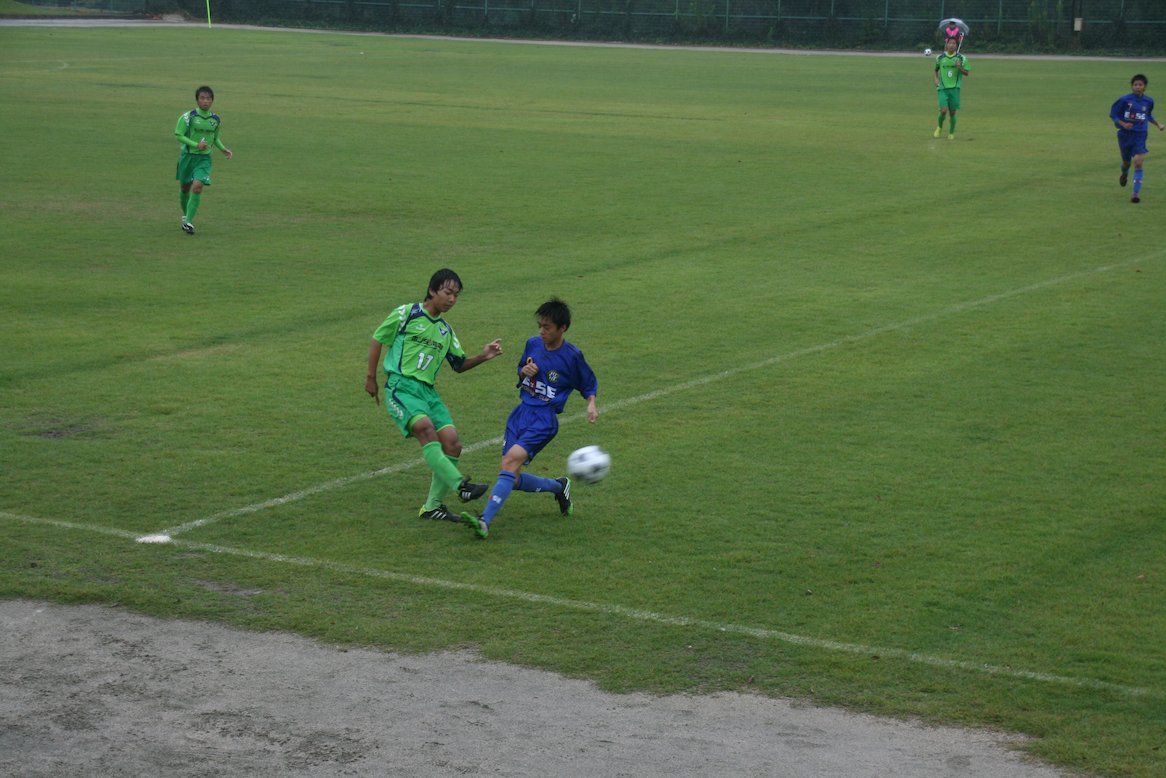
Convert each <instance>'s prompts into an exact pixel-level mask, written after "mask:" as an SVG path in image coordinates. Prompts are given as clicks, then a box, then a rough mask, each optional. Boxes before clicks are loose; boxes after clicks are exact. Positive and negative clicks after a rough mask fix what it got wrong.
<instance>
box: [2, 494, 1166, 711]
mask: <svg viewBox="0 0 1166 778" xmlns="http://www.w3.org/2000/svg"><path fill="white" fill-rule="evenodd" d="M0 518H4V519H12V520H16V521H22V522H27V523H30V524H42V525H48V526H52V527H60V528H62V529H70V530H81V531H85V532H96V533H99V534H102V535H112V536H113V537H116V538H125V539H128V540H139V538H138V535H137V534H136V533H133V532H126V531H125V530H120V529H114V528H111V527H100V526H96V525H89V524H79V523H76V522H70V521H61V520H58V519H45V518H38V517H35V516H24V515H21V514H17V513H9V512H8V511H0ZM169 542H171V543H173V544H174V545H175V546H177V547H180V548H184V549H190V550H193V551H206V552H208V553H212V554H225V555H229V556H236V557H245V558H247V559H256V560H260V561H264V562H275V563H277V564H285V565H295V566H297V567H310V568H316V569H319V570H327V571H329V572H333V573H341V574H344V575H354V576H359V577H364V578H378V579H381V580H388V581H396V582H399V583H404V584H409V585H411V586H418V587H422V588H430V589H447V590H451V591H461V592H471V593H473V594H481V595H485V596H487V597H494V598H505V599H508V600H518V601H521V602H528V603H534V604H538V605H549V606H552V607H557V608H565V609H569V610H579V611H590V612H592V613H599V614H603V615H605V616H619V617H622V618H626V619H632V620H634V621H642V622H650V623H653V624H663V625H666V626H670V627H690V628H693V629H699V630H705V631H709V632H725V633H729V634H734V635H744V636H746V637H751V638H757V639H759V640H776V641H779V642H782V643H789V644H790V645H795V646H804V647H806V648H816V649H821V650H824V651H834V652H838V653H844V654H856V655H859V656H877V657H880V658H883V659H886V658H891V659H901V660H903V661H906V662H912V663H915V664H921V665H928V666H929V667H938V668H940V669H944V670H963V671H966V672H971V673H977V674H980V675H996V676H1002V677H1007V678H1016V679H1018V680H1024V681H1035V682H1037V683H1042V684H1050V685H1057V686H1070V687H1074V688H1087V689H1097V690H1099V691H1107V692H1116V693H1118V694H1123V695H1127V696H1132V697H1143V696H1153V697H1161V696H1166V695H1163V694H1162V693H1161V692H1160V691H1158V690H1155V689H1149V688H1146V687H1141V686H1129V685H1126V684H1120V683H1112V682H1110V681H1102V680H1098V679H1096V678H1077V677H1073V676H1067V675H1058V674H1056V673H1042V672H1037V671H1034V670H1023V669H1020V668H1017V667H1012V666H1010V665H991V664H986V663H983V662H969V661H966V660H962V659H946V658H944V657H940V656H932V655H930V654H921V653H919V652H918V651H908V650H906V649H902V648H886V647H883V646H868V645H863V644H861V643H842V642H839V641H836V640H825V639H822V638H813V637H808V636H806V635H797V634H794V633H792V632H784V631H782V630H777V629H766V628H763V627H750V626H747V625H743V624H732V623H726V622H717V621H707V620H705V619H693V618H689V617H687V616H669V615H667V614H664V613H656V612H655V611H646V610H640V609H638V608H628V607H625V606H623V605H608V604H604V603H598V602H587V601H586V600H572V599H568V598H566V597H554V596H551V595H546V594H534V593H532V592H524V591H520V590H517V589H500V588H496V587H493V586H482V585H480V584H472V583H461V582H459V581H447V580H444V579H441V578H429V577H427V576H420V575H410V574H408V573H394V572H392V571H389V570H376V569H373V568H367V567H355V566H353V565H345V564H338V563H335V562H327V561H323V560H319V559H311V558H308V557H294V556H286V555H284V554H272V553H269V552H265V551H249V550H247V549H242V548H232V547H230V546H218V545H213V544H210V543H198V542H195V541H190V540H174V539H171V540H170V541H169Z"/></svg>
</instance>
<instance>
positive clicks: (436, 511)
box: [417, 505, 461, 522]
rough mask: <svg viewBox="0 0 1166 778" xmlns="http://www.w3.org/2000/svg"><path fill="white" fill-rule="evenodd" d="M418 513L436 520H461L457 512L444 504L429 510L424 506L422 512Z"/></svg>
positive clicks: (420, 515) (425, 517) (424, 517)
mask: <svg viewBox="0 0 1166 778" xmlns="http://www.w3.org/2000/svg"><path fill="white" fill-rule="evenodd" d="M417 515H418V516H419V517H421V518H423V519H433V520H434V521H454V522H460V521H461V519H460V518H458V515H457V514H456V513H454V512H453V511H451V510H450V509H449V508H447V507H445V506H444V505H438V506H437V507H436V508H431V509H429V510H425V508H424V507H422V508H421V512H420V513H418V514H417Z"/></svg>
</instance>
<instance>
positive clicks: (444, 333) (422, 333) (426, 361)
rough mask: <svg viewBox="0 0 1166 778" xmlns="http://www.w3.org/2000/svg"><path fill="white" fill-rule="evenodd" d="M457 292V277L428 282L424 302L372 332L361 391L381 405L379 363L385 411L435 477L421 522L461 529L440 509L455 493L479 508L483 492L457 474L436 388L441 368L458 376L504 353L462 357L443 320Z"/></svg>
mask: <svg viewBox="0 0 1166 778" xmlns="http://www.w3.org/2000/svg"><path fill="white" fill-rule="evenodd" d="M461 292H462V280H461V278H459V277H458V274H457V273H455V272H453V271H452V270H449V269H448V268H443V269H441V270H438V271H437V272H436V273H434V274H433V276H432V277H431V278H430V279H429V289H428V291H427V293H426V295H425V300H424V301H423V302H420V303H412V304H409V303H406V304H405V305H401V306H398V307H397V308H395V309H394V310H393V312H392V313H390V314H389V316H388V318H386V319H385V320H384V322H382V323H381V326H379V327H377V329H376V332H374V333H373V336H372V340H371V341H370V342H369V344H368V373H367V375H366V376H365V379H364V390H365V391H366V392H368V393H369V394H370V395H371V396H372V398H373V399H374V400H376V402H377V404H378V405H379V404H380V401H381V400H380V396H379V394H378V392H379V388H380V387H379V386H378V383H377V366H378V364H381V355H382V353H385V352H386V350H387V353H386V354H385V357H384V362H383V365H384V370H385V409H386V410H388V412H389V415H390V416H392V417H393V422H394V423H395V424H396V425H397V428H398V429H399V430H400V431H401V434H402V435H404V436H405V437H406V438H409V437H412V438H416V440H417V442H418V443H419V444H421V455H422V456H423V457H424V458H425V463H426V464H427V465H429V469H430V470H432V471H433V480H432V481H431V482H430V485H429V496H428V497H427V498H426V500H425V503H424V504H423V505H422V506H421V510H420V511H419V514H418V515H419V516H420V517H421V518H423V519H444V520H446V521H455V522H456V521H461V519H460V518H459V517H458V516H457V515H456V514H454V513H453V512H452V511H450V510H449V509H448V508H446V507H445V505H444V504H443V502H442V500H444V499H445V495H446V494H448V493H449V491H450V490H451V489H456V490H457V493H458V497H459V498H460V499H461V501H462V502H469V501H470V500H476V499H478V498H479V497H481V496H482V495H483V494H485V493H486V488H487V487H486V485H485V484H474V483H470V479H469V478H468V477H465V476H463V475H462V474H461V472H460V471H459V470H458V467H457V464H458V458H459V457H460V456H461V453H462V444H461V440H460V439H459V438H458V434H457V428H456V427H454V426H453V417H452V416H451V415H450V412H449V409H448V408H446V406H445V403H444V402H443V401H442V399H441V396H440V395H439V394H438V393H437V389H436V388H435V387H434V383H435V382H436V380H437V371H438V370H439V369H440V368H441V365H442V363H443V362H448V363H449V366H450V367H451V368H453V371H454V372H455V373H464V372H465V371H467V370H469V369H471V368H474V367H477V366H478V365H480V364H482V363H483V362H486V361H489V360H491V359H493V358H494V357H496V356H498V355H499V354H501V353H502V343H501V341H499V340H494V341H491V342H490V343H487V344H486V346H485V348H483V349H482V351H481V353H479V354H476V355H474V356H472V357H467V356H466V352H465V351H463V350H462V346H461V344H460V343H459V342H458V339H457V336H456V335H454V332H453V327H451V326H450V325H449V323H448V322H446V320H445V319H444V318H443V316H444V314H446V313H448V312H449V310H450V309H451V308H453V306H454V305H455V304H456V303H457V299H458V295H460V294H461Z"/></svg>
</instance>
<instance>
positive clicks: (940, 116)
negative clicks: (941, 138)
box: [938, 113, 947, 129]
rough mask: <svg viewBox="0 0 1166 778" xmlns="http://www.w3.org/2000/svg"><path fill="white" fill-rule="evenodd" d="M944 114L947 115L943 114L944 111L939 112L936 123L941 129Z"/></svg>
mask: <svg viewBox="0 0 1166 778" xmlns="http://www.w3.org/2000/svg"><path fill="white" fill-rule="evenodd" d="M945 116H947V114H945V113H941V114H940V115H939V124H938V126H939V127H940V128H941V129H942V128H943V117H945Z"/></svg>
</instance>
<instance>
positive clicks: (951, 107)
mask: <svg viewBox="0 0 1166 778" xmlns="http://www.w3.org/2000/svg"><path fill="white" fill-rule="evenodd" d="M958 48H959V39H958V38H947V39H945V40H944V42H943V53H942V54H940V55H939V56H937V57H936V58H935V93H936V95H937V96H938V99H939V120H938V123H937V125H936V127H935V132H933V133H932V134H931V137H933V138H938V137H939V136H940V135H942V134H943V119H944V117H945V116H948V115H950V116H951V124H950V125H948V130H947V139H948V140H955V114H956V111H958V110H959V109H960V85H961V84H962V83H963V80H964V76H966V75H968V73H969V71H968V58H967V57H965V56H964V55H963V54H960V53H959V51H957V49H958Z"/></svg>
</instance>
